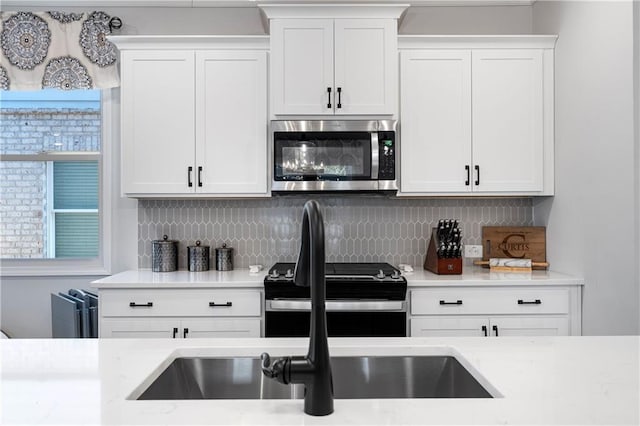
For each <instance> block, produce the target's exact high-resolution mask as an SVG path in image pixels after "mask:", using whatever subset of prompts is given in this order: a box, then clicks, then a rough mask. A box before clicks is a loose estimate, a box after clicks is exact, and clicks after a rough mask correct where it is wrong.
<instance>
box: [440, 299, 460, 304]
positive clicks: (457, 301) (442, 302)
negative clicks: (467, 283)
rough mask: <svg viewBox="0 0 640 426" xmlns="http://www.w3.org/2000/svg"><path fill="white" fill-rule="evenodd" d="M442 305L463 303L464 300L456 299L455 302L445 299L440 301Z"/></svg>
mask: <svg viewBox="0 0 640 426" xmlns="http://www.w3.org/2000/svg"><path fill="white" fill-rule="evenodd" d="M440 304H441V305H462V300H456V301H455V302H445V301H444V300H441V301H440Z"/></svg>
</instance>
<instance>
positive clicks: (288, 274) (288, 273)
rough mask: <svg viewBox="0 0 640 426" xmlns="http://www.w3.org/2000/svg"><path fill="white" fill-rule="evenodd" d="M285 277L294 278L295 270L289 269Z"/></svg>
mask: <svg viewBox="0 0 640 426" xmlns="http://www.w3.org/2000/svg"><path fill="white" fill-rule="evenodd" d="M284 277H285V278H293V272H292V271H291V269H287V273H286V274H284Z"/></svg>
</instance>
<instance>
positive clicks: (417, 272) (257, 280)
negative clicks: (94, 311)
mask: <svg viewBox="0 0 640 426" xmlns="http://www.w3.org/2000/svg"><path fill="white" fill-rule="evenodd" d="M267 273H268V271H266V270H264V269H263V270H262V271H260V272H257V273H250V272H249V270H248V269H236V270H233V271H205V272H188V271H175V272H152V271H151V270H150V269H136V270H131V271H125V272H121V273H118V274H115V275H112V276H110V277H106V278H102V279H99V280H97V281H93V282H92V283H91V286H92V287H94V288H99V289H109V288H172V287H192V288H216V287H262V286H263V281H264V277H265V275H266V274H267ZM403 275H404V276H405V277H406V278H407V283H408V286H409V287H411V286H417V287H428V286H474V285H483V286H487V285H489V286H513V285H553V286H555V285H583V284H584V280H583V279H581V278H577V277H572V276H570V275H565V274H561V273H558V272H553V271H533V272H532V273H528V274H526V273H525V274H523V273H506V272H502V273H495V272H489V270H488V269H484V268H481V267H476V266H473V267H467V268H465V269H464V273H463V274H462V275H437V274H434V273H432V272H430V271H425V270H424V269H422V268H421V267H416V268H415V269H414V271H413V272H403Z"/></svg>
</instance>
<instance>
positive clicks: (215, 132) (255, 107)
mask: <svg viewBox="0 0 640 426" xmlns="http://www.w3.org/2000/svg"><path fill="white" fill-rule="evenodd" d="M196 87H197V89H198V90H197V91H196V160H197V165H196V168H197V172H198V175H199V176H198V185H200V184H201V185H202V186H201V187H199V188H197V189H198V191H199V192H204V193H215V194H251V193H254V194H259V193H265V192H266V191H267V170H266V167H267V161H266V158H267V144H266V140H267V133H266V131H267V53H266V52H227V51H198V52H196Z"/></svg>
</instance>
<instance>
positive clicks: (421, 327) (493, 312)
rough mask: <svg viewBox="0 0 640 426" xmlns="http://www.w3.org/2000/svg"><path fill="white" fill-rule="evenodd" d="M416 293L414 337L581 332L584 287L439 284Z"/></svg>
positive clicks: (412, 323) (412, 311)
mask: <svg viewBox="0 0 640 426" xmlns="http://www.w3.org/2000/svg"><path fill="white" fill-rule="evenodd" d="M410 294H411V296H410V303H411V308H410V317H409V328H410V335H411V336H413V337H428V336H431V337H436V336H465V337H467V336H486V337H500V336H570V335H580V334H581V311H580V299H581V290H580V287H579V286H574V287H571V286H567V287H558V288H555V287H554V288H535V287H501V288H495V287H485V288H479V287H473V288H468V287H456V288H441V287H433V288H423V289H416V290H412V291H411V293H410Z"/></svg>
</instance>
